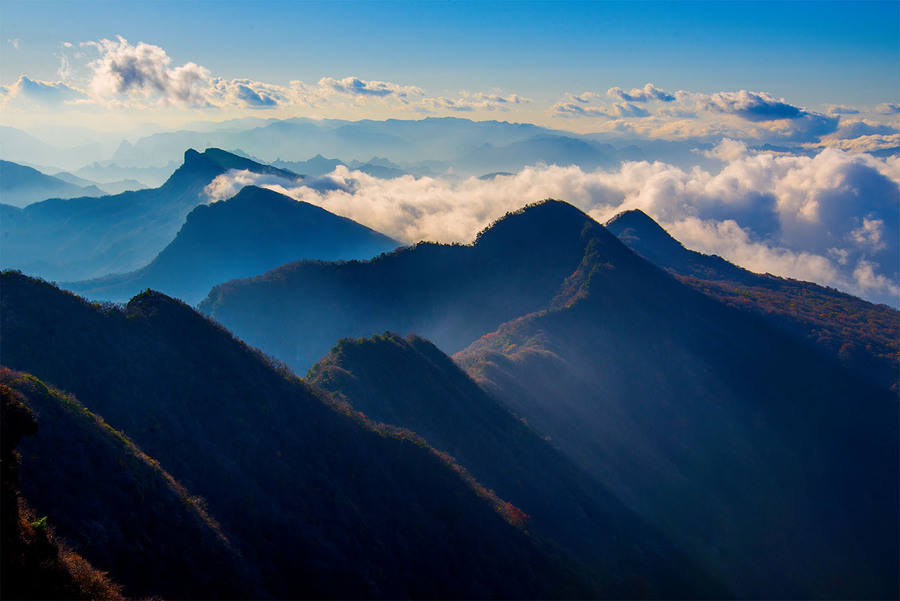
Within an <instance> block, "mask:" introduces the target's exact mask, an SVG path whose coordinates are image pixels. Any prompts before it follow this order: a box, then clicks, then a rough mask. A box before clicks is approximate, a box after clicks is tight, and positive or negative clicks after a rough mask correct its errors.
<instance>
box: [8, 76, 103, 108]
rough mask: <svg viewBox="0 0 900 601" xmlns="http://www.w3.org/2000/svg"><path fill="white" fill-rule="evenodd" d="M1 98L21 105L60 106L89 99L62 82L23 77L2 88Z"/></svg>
mask: <svg viewBox="0 0 900 601" xmlns="http://www.w3.org/2000/svg"><path fill="white" fill-rule="evenodd" d="M0 96H2V97H3V98H4V99H5V100H6V101H13V102H18V103H19V104H21V105H24V106H28V105H41V106H47V107H52V106H58V105H61V104H63V103H66V102H73V101H77V100H81V99H85V98H87V95H86V94H85V93H84V92H82V91H81V90H78V89H76V88H73V87H72V86H69V85H68V84H65V83H63V82H61V81H39V80H36V79H31V78H30V77H26V76H24V75H22V76H21V77H19V79H18V80H17V81H16V83H14V84H12V85H10V86H0Z"/></svg>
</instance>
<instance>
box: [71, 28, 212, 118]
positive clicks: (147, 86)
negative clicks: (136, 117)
mask: <svg viewBox="0 0 900 601" xmlns="http://www.w3.org/2000/svg"><path fill="white" fill-rule="evenodd" d="M85 45H87V46H93V47H94V48H96V49H97V51H98V52H99V53H100V58H98V59H96V60H95V61H93V62H91V64H90V66H91V68H92V70H93V76H92V78H91V90H92V91H93V92H94V93H95V94H97V95H98V96H100V97H103V98H109V97H114V96H120V95H125V96H129V95H131V96H134V95H137V96H140V97H143V98H154V99H157V100H158V101H160V102H162V103H164V104H172V105H182V106H204V105H206V104H207V100H206V88H207V87H208V85H209V71H208V70H207V69H205V68H204V67H201V66H199V65H197V64H196V63H192V62H188V63H185V64H184V65H182V66H180V67H174V68H172V67H171V64H172V59H171V58H170V57H169V55H168V54H166V51H165V50H163V49H162V48H160V47H159V46H154V45H152V44H146V43H144V42H138V44H137V45H135V46H132V45H131V44H129V43H128V40H126V39H125V38H123V37H121V36H119V37H118V39H117V40H116V41H113V40H107V39H103V40H100V41H99V42H87V43H86V44H85Z"/></svg>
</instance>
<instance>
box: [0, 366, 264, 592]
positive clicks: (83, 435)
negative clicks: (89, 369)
mask: <svg viewBox="0 0 900 601" xmlns="http://www.w3.org/2000/svg"><path fill="white" fill-rule="evenodd" d="M0 382H2V384H3V385H6V386H9V387H10V388H11V389H12V390H14V391H16V392H17V393H18V395H19V396H20V397H21V399H22V400H23V402H24V403H25V405H26V406H27V407H28V409H29V410H30V411H31V412H32V414H33V415H34V416H35V418H36V419H35V421H36V423H37V432H36V433H35V434H34V435H33V436H29V437H26V438H24V439H23V440H22V442H21V443H20V444H19V451H20V452H21V457H22V460H21V462H22V465H21V468H20V469H21V477H20V480H21V491H22V495H23V496H24V498H26V499H27V500H28V503H29V505H30V506H31V507H32V508H33V510H34V511H36V512H37V513H38V514H39V515H42V516H47V519H48V520H49V521H50V523H51V524H53V528H54V529H55V531H56V533H57V535H61V536H63V537H64V538H65V539H66V540H67V541H68V544H69V545H71V546H72V547H73V548H74V549H75V550H76V551H77V552H78V553H80V554H81V555H82V556H84V557H85V558H86V559H88V560H89V561H90V562H91V563H92V564H93V565H94V566H95V567H97V568H98V569H101V570H103V571H105V572H109V573H111V574H115V575H116V581H117V582H118V583H119V584H121V585H123V586H124V592H125V594H127V595H128V596H129V597H138V596H143V597H146V596H152V595H157V596H161V597H165V598H173V597H185V596H186V597H191V598H221V597H235V596H247V597H250V596H253V595H254V593H256V591H255V589H254V587H253V584H252V582H251V580H250V578H249V574H248V573H247V570H246V568H245V567H244V565H243V560H242V559H241V558H240V556H239V555H238V553H237V551H236V549H234V548H233V547H232V546H231V544H230V543H229V542H228V540H227V539H225V537H224V536H222V534H221V532H219V530H218V526H217V525H216V524H215V522H214V521H213V520H212V519H211V518H210V517H209V516H208V515H206V513H205V511H204V510H203V509H202V507H201V503H202V500H200V499H194V498H192V497H191V496H190V493H189V491H186V490H185V489H184V487H183V486H182V485H181V484H180V483H178V482H176V481H175V480H174V479H173V478H172V477H171V476H170V475H169V474H167V473H166V472H165V471H164V470H162V469H160V467H159V465H157V464H155V463H154V462H153V460H152V459H150V458H149V457H147V456H146V455H145V454H144V453H143V452H142V451H141V450H140V449H138V448H137V447H135V446H134V444H132V443H131V442H130V441H129V440H128V439H127V438H125V437H124V436H123V435H122V434H121V433H119V432H116V431H115V430H113V429H112V428H111V427H110V426H109V425H107V424H105V423H103V422H102V421H101V420H100V418H98V417H97V416H96V415H93V414H92V413H90V412H89V411H88V410H87V409H85V408H84V406H83V405H81V404H80V403H79V402H78V401H77V400H75V399H73V398H71V397H69V396H66V395H64V394H62V393H60V392H59V391H57V390H54V389H53V388H51V387H48V386H47V385H46V384H44V383H43V382H41V381H40V380H38V379H37V378H35V377H34V376H30V375H28V374H22V373H18V372H12V371H10V370H6V369H3V370H0Z"/></svg>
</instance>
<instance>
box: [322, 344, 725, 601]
mask: <svg viewBox="0 0 900 601" xmlns="http://www.w3.org/2000/svg"><path fill="white" fill-rule="evenodd" d="M308 379H309V381H310V382H311V383H313V384H315V385H317V386H320V387H322V388H324V389H326V390H329V391H330V392H332V393H333V394H335V395H336V397H337V398H339V399H340V400H341V401H342V402H345V403H347V406H348V407H350V408H351V409H352V410H354V411H360V412H362V413H363V414H365V415H366V416H367V417H368V418H369V419H372V420H375V421H376V422H382V423H386V424H391V425H394V426H399V427H402V428H406V429H409V430H412V431H414V432H416V433H417V434H420V435H422V436H423V437H424V438H425V439H426V440H427V441H428V443H429V444H431V445H433V446H434V447H435V448H437V449H439V450H441V451H443V452H446V453H449V454H450V455H451V456H453V458H454V459H455V460H456V461H458V462H459V463H460V464H461V465H462V466H463V467H464V468H465V469H466V470H467V471H468V472H469V473H470V474H472V476H474V477H475V478H476V479H477V480H478V481H479V482H481V483H483V484H484V485H485V486H487V487H489V488H491V489H493V490H495V491H496V492H497V493H498V494H499V495H500V496H501V497H502V498H504V499H506V500H508V501H509V502H511V503H513V504H514V505H515V506H516V507H518V508H520V509H521V510H522V511H524V512H525V513H526V514H527V523H528V530H529V532H531V533H533V534H535V535H538V536H541V537H544V538H545V539H548V540H551V541H553V542H554V543H556V544H558V545H560V547H561V549H564V550H565V551H563V552H568V557H567V562H569V563H571V564H573V565H580V566H582V567H581V570H582V571H583V572H585V573H588V574H591V575H592V577H593V578H594V579H595V581H597V582H598V584H599V586H600V587H601V588H600V590H601V591H602V595H603V597H607V598H619V599H621V598H635V597H642V596H651V597H656V598H665V599H671V598H679V597H682V598H683V597H692V598H701V597H702V598H710V597H718V598H721V597H723V596H728V593H727V592H726V591H725V590H724V589H722V588H720V587H718V586H717V585H716V584H715V583H713V582H712V581H711V579H710V578H708V577H707V576H706V575H704V574H702V573H701V572H700V571H699V570H697V568H696V567H695V566H692V565H691V564H690V562H688V561H687V560H686V559H685V558H684V557H683V556H682V555H681V554H680V552H679V551H677V550H676V549H675V548H674V547H672V546H671V545H670V544H668V543H667V541H665V540H664V539H663V538H662V537H661V536H659V535H658V534H657V533H655V532H654V531H653V530H652V529H650V528H648V527H647V526H646V525H645V524H643V523H641V522H640V520H638V519H636V517H635V516H634V515H633V514H632V513H631V512H630V511H628V510H627V509H626V508H625V507H624V506H622V505H621V503H619V502H618V500H616V499H615V498H614V497H612V496H610V495H609V494H608V493H606V492H605V491H603V490H602V489H601V488H600V487H599V486H597V485H596V484H595V483H594V482H593V481H592V480H591V479H590V478H589V477H588V476H587V475H586V474H585V473H584V472H583V471H581V470H580V469H578V468H576V467H575V466H574V464H573V463H572V462H571V460H569V459H568V458H566V457H565V456H564V455H562V454H561V453H560V452H558V451H557V450H556V449H554V448H553V447H552V446H551V445H550V444H549V443H548V442H547V441H545V440H543V439H542V438H540V437H539V436H538V435H537V433H535V432H534V430H532V429H531V428H529V427H528V426H527V425H526V424H525V423H523V421H522V420H520V419H519V418H517V417H516V416H515V415H513V414H512V413H511V412H509V411H508V410H507V409H506V408H505V407H503V406H502V405H501V404H500V403H498V402H497V401H496V400H495V399H493V398H492V397H491V396H490V395H488V394H487V393H486V392H485V391H484V390H482V389H481V388H479V387H478V385H477V384H475V382H474V381H473V380H472V379H470V378H469V377H468V376H467V375H466V374H465V373H463V372H462V371H461V370H460V368H459V367H458V366H456V365H455V364H454V363H453V361H452V360H451V359H450V357H448V356H447V355H445V354H444V353H442V352H441V351H440V350H438V348H437V347H435V346H434V345H433V344H431V343H430V342H428V341H427V340H425V339H423V338H420V337H418V336H414V335H410V336H407V337H406V338H401V337H399V336H397V335H396V334H391V333H385V334H383V335H379V336H375V337H373V338H368V339H359V340H351V339H344V340H341V341H340V342H339V343H338V345H337V346H336V347H334V348H333V349H332V350H331V352H330V353H329V354H328V355H327V356H326V357H324V358H323V359H322V360H320V361H319V362H318V363H316V365H315V366H313V368H312V369H311V370H310V372H309V376H308Z"/></svg>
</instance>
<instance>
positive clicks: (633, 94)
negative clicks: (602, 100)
mask: <svg viewBox="0 0 900 601" xmlns="http://www.w3.org/2000/svg"><path fill="white" fill-rule="evenodd" d="M606 95H607V96H610V97H612V98H619V99H621V100H624V101H626V102H649V101H651V100H657V101H659V102H672V101H673V100H675V96H674V95H673V94H669V93H668V92H665V91H663V90H660V89H659V88H657V87H656V86H654V85H653V84H652V83H648V84H646V85H644V87H643V88H635V89H633V90H631V91H630V92H626V91H624V90H623V89H622V88H619V87H615V88H610V89H609V90H607V91H606Z"/></svg>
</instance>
